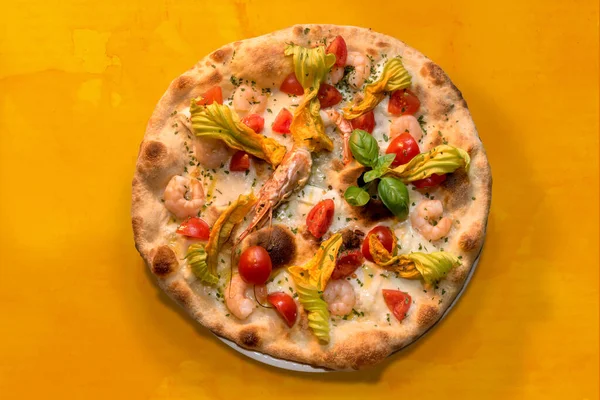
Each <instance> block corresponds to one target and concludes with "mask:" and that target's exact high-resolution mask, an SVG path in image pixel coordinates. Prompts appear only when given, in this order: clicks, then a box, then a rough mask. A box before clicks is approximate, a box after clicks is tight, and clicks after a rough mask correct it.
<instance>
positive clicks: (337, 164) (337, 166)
mask: <svg viewBox="0 0 600 400" xmlns="http://www.w3.org/2000/svg"><path fill="white" fill-rule="evenodd" d="M342 168H344V163H343V162H342V160H338V159H337V158H334V159H333V160H332V161H331V169H333V170H334V171H336V172H337V171H341V170H342Z"/></svg>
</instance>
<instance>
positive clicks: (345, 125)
mask: <svg viewBox="0 0 600 400" xmlns="http://www.w3.org/2000/svg"><path fill="white" fill-rule="evenodd" d="M325 113H326V114H327V116H328V117H329V119H330V120H331V121H332V122H333V123H335V125H336V126H337V127H338V129H339V130H340V133H341V134H342V139H343V141H344V164H348V163H349V162H350V161H352V152H351V151H350V135H351V134H352V124H351V123H350V121H348V120H347V119H345V118H344V117H343V116H342V114H340V113H339V112H337V111H335V110H333V109H327V110H325Z"/></svg>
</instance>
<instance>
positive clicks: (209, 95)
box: [196, 86, 223, 106]
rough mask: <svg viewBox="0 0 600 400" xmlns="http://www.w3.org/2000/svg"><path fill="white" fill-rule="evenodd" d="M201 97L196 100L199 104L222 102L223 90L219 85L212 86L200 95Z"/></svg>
mask: <svg viewBox="0 0 600 400" xmlns="http://www.w3.org/2000/svg"><path fill="white" fill-rule="evenodd" d="M201 97H202V98H201V99H200V100H198V101H197V102H196V104H198V105H199V106H207V105H209V104H212V103H214V102H217V103H219V104H223V91H222V90H221V86H213V87H211V88H210V89H208V90H207V91H206V93H204V94H203V95H201Z"/></svg>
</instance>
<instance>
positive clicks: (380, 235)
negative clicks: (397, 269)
mask: <svg viewBox="0 0 600 400" xmlns="http://www.w3.org/2000/svg"><path fill="white" fill-rule="evenodd" d="M371 235H377V239H379V241H380V242H381V244H382V245H383V247H385V249H386V250H387V251H389V252H390V253H391V252H392V250H393V246H394V234H393V233H392V231H391V230H390V228H388V227H387V226H382V225H379V226H376V227H375V228H373V229H371V230H370V231H369V233H367V236H365V240H363V244H362V248H361V250H362V254H363V256H365V258H366V259H367V260H369V261H371V262H372V261H373V256H372V255H371V248H370V246H369V236H371Z"/></svg>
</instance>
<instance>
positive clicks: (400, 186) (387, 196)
mask: <svg viewBox="0 0 600 400" xmlns="http://www.w3.org/2000/svg"><path fill="white" fill-rule="evenodd" d="M377 193H378V194H379V198H380V199H381V201H382V202H383V204H385V206H386V207H387V208H388V210H390V211H391V212H392V213H393V214H394V215H395V216H396V217H397V218H399V219H401V220H402V219H405V218H406V217H407V216H408V189H406V186H405V185H404V183H402V181H401V180H400V179H396V178H392V177H389V176H386V177H384V178H381V181H380V182H379V186H378V187H377Z"/></svg>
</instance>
